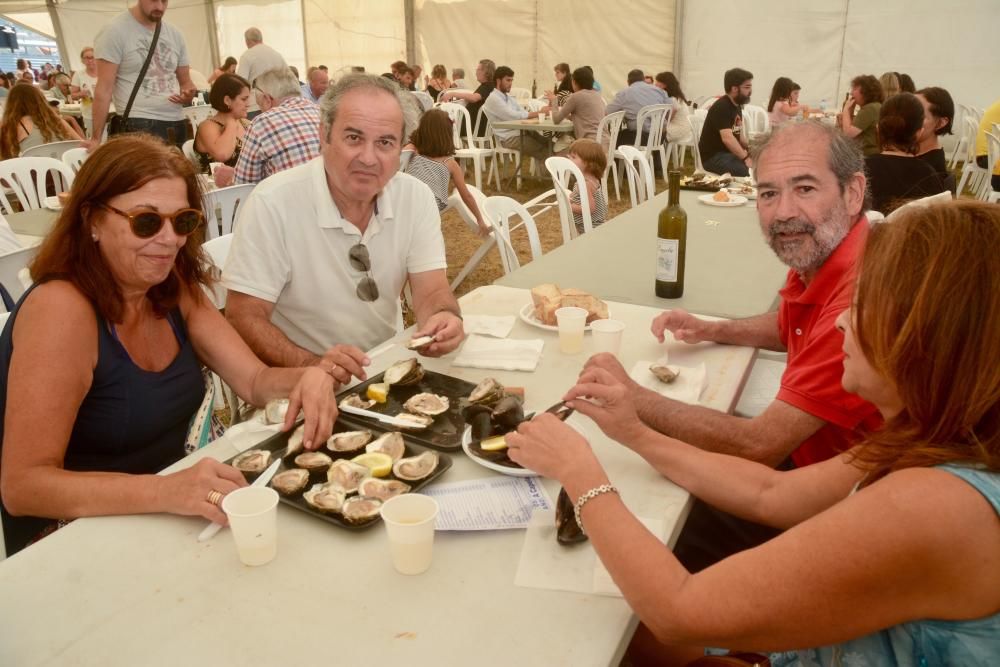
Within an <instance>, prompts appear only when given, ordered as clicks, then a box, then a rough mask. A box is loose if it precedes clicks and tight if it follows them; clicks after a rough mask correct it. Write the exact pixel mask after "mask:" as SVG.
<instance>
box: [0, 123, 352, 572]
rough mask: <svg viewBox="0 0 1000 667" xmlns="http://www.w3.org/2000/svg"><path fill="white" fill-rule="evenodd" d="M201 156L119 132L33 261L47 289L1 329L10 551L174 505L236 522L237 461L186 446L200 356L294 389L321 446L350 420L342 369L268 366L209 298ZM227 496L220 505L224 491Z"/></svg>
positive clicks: (260, 396)
mask: <svg viewBox="0 0 1000 667" xmlns="http://www.w3.org/2000/svg"><path fill="white" fill-rule="evenodd" d="M203 222H204V221H203V217H202V213H201V195H200V193H199V191H198V185H197V181H196V178H195V173H194V169H193V168H192V166H191V164H190V162H189V161H188V160H187V159H186V158H184V156H183V155H181V153H180V152H179V151H177V150H175V149H171V148H169V147H167V146H166V145H165V144H164V143H162V142H160V141H159V140H157V139H154V138H152V137H149V136H146V135H139V134H133V135H127V136H124V137H121V138H116V139H114V140H112V141H110V142H108V143H106V144H104V145H103V146H101V147H100V148H98V149H97V150H96V151H94V152H93V153H92V154H91V155H90V157H89V158H88V159H87V161H86V162H85V163H84V164H83V166H82V167H81V169H80V172H79V173H78V174H77V177H76V180H75V182H74V184H73V189H72V192H71V193H70V199H69V202H68V203H67V204H66V206H65V208H64V209H63V211H62V213H61V215H60V217H59V219H58V221H57V222H56V224H55V227H54V228H53V229H52V231H51V232H50V234H49V235H48V236H47V237H46V239H45V241H44V242H43V243H42V246H41V248H40V249H39V252H38V255H37V257H36V259H35V260H34V262H33V263H32V264H31V267H30V268H31V275H32V278H33V279H34V281H35V286H34V287H33V288H32V289H31V290H29V291H28V292H26V293H25V295H24V296H23V297H22V299H21V301H20V303H19V304H18V306H17V307H16V308H15V309H14V311H13V312H12V313H11V316H10V319H9V320H8V321H7V324H6V327H5V328H4V331H3V334H2V336H0V369H2V370H0V402H2V404H3V408H4V413H3V414H4V418H3V422H2V444H0V456H2V458H0V499H2V501H3V502H2V508H0V509H2V516H3V528H4V535H5V538H6V545H7V549H8V553H11V552H14V551H17V550H19V549H22V548H24V547H25V546H26V545H27V544H29V543H31V542H32V541H34V540H35V539H37V538H38V537H39V536H41V535H44V534H46V533H47V532H50V531H51V530H53V529H54V527H55V525H56V522H57V521H59V520H65V519H73V518H76V517H83V516H97V515H107V514H141V513H149V512H168V513H172V514H183V515H200V516H203V517H205V518H207V519H211V520H212V521H216V522H219V523H225V522H226V517H225V515H224V514H223V513H222V511H221V510H220V509H219V507H218V506H217V504H216V503H217V502H218V500H219V499H220V496H224V495H225V494H226V493H228V492H229V491H232V490H233V489H236V488H237V487H239V486H244V485H245V482H244V481H243V477H242V476H241V475H240V473H238V472H237V471H236V470H235V469H233V468H231V467H229V466H226V465H223V464H222V463H219V462H217V461H215V460H213V459H211V458H206V459H204V460H202V461H199V462H198V463H197V464H195V465H194V466H191V467H190V468H187V469H185V470H182V471H180V472H175V473H172V474H169V475H156V474H155V473H157V472H159V471H160V470H162V469H163V468H165V467H167V466H169V465H171V464H172V463H174V462H176V461H177V460H179V459H180V458H182V457H183V456H184V453H185V450H184V442H185V437H186V434H187V430H188V425H189V423H190V421H191V419H192V417H193V416H194V414H195V412H196V411H197V410H198V409H199V406H200V405H201V403H202V399H203V396H204V391H205V385H204V380H203V375H202V366H207V367H208V368H210V369H212V370H213V371H215V372H216V373H218V374H219V375H220V376H221V377H222V379H223V380H225V381H226V382H227V383H228V384H229V385H230V386H231V387H232V388H233V389H234V390H235V391H236V392H237V393H238V394H239V395H240V396H241V397H242V398H243V399H244V400H246V401H248V402H250V403H252V404H254V405H263V404H264V403H265V402H266V401H268V400H270V399H272V398H278V397H283V396H288V397H289V398H290V399H291V402H290V405H289V409H288V415H289V416H288V418H287V419H286V421H285V424H284V428H285V429H287V428H290V427H291V425H292V422H293V421H294V419H295V415H297V414H298V412H299V409H300V408H301V409H302V410H303V411H304V412H305V418H306V423H305V433H304V441H305V444H306V446H307V447H309V448H312V449H315V448H316V447H318V446H319V445H320V444H321V443H323V442H325V439H326V438H327V437H328V436H329V434H330V432H331V427H332V424H333V420H334V419H335V418H336V406H335V403H334V396H333V388H334V385H333V380H332V378H331V377H330V376H329V375H327V374H326V373H324V372H323V371H321V370H319V369H318V368H309V369H302V368H287V369H276V368H267V367H266V366H265V365H264V364H263V363H261V362H260V361H259V360H258V359H257V358H256V357H255V356H254V355H253V353H252V352H251V351H250V350H249V348H247V346H246V344H245V343H244V342H243V340H242V339H241V338H240V337H239V335H237V333H236V332H235V331H234V330H233V329H232V327H230V326H229V324H228V323H227V322H226V321H225V319H224V318H223V317H222V315H221V314H220V313H219V312H218V310H216V308H215V307H214V306H213V305H212V304H211V303H210V302H209V300H208V299H207V297H206V296H205V294H204V291H203V289H202V288H203V287H204V286H205V285H207V284H208V283H209V278H208V274H209V272H208V269H207V262H208V260H207V258H206V256H205V255H204V253H203V252H202V250H201V239H202V233H203V232H202V229H201V226H202V224H203ZM212 501H215V502H212Z"/></svg>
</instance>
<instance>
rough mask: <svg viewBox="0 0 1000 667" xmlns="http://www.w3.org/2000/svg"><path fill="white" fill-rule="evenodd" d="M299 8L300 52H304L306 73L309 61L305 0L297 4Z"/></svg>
mask: <svg viewBox="0 0 1000 667" xmlns="http://www.w3.org/2000/svg"><path fill="white" fill-rule="evenodd" d="M299 7H300V9H299V12H301V14H302V19H301V20H300V21H299V23H301V24H302V50H303V51H304V53H303V54H302V57H303V58H305V62H306V70H307V71H308V69H309V62H310V60H309V36H308V34H307V33H306V0H302V2H300V3H299ZM307 71H306V72H302V74H306V73H307Z"/></svg>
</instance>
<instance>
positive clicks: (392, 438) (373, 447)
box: [365, 431, 406, 462]
mask: <svg viewBox="0 0 1000 667" xmlns="http://www.w3.org/2000/svg"><path fill="white" fill-rule="evenodd" d="M365 451H366V452H381V453H383V454H388V455H389V456H390V457H391V458H392V460H393V462H396V461H398V460H400V459H401V458H403V455H404V454H406V443H405V442H403V436H402V434H400V433H399V432H397V431H390V432H389V433H385V434H383V435H380V436H379V437H378V438H376V439H375V440H373V441H372V442H370V443H368V446H367V447H365Z"/></svg>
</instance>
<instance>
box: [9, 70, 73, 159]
mask: <svg viewBox="0 0 1000 667" xmlns="http://www.w3.org/2000/svg"><path fill="white" fill-rule="evenodd" d="M72 139H83V137H82V136H80V135H79V134H77V133H76V131H75V130H74V129H73V128H72V127H71V126H70V125H69V123H67V122H66V121H65V120H63V119H62V118H61V117H60V116H59V114H58V113H57V112H56V110H55V109H53V108H52V107H51V106H49V103H48V100H46V99H45V97H44V96H43V95H42V92H41V91H40V90H38V89H37V88H35V87H34V86H32V85H30V84H27V83H18V84H16V85H15V86H14V87H13V88H12V89H11V91H10V93H9V94H8V95H7V100H6V104H5V105H4V109H3V119H2V120H0V159H3V160H7V159H10V158H12V157H17V156H18V155H20V154H21V151H23V150H25V149H26V148H31V147H33V146H41V145H42V144H48V143H52V142H53V141H69V140H72Z"/></svg>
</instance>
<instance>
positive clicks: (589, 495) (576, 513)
mask: <svg viewBox="0 0 1000 667" xmlns="http://www.w3.org/2000/svg"><path fill="white" fill-rule="evenodd" d="M605 493H618V489H617V488H616V487H614V486H612V485H611V484H601V485H600V486H595V487H594V488H592V489H591V490H590V491H587V492H586V493H585V494H583V495H582V496H580V498H579V499H578V500H577V501H576V505H575V506H574V507H573V517H574V518H575V519H576V525H577V526H579V527H580V532H581V533H583V534H584V535H586V534H587V531H586V530H584V528H583V521H581V520H580V512H582V511H583V506H584V505H586V504H587V502H588V501H590V500H593V499H594V498H596V497H597V496H600V495H603V494H605ZM618 495H621V494H620V493H619V494H618Z"/></svg>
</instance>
